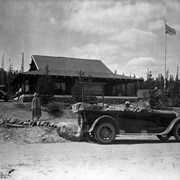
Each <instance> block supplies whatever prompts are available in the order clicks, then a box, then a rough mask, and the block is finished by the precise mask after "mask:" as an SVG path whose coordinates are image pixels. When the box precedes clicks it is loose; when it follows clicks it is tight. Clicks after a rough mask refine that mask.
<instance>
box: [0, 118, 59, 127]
mask: <svg viewBox="0 0 180 180" xmlns="http://www.w3.org/2000/svg"><path fill="white" fill-rule="evenodd" d="M0 125H4V126H12V127H13V126H14V127H25V126H46V127H54V128H57V125H56V124H54V123H50V122H49V121H33V120H25V121H22V120H20V119H6V118H3V117H0Z"/></svg>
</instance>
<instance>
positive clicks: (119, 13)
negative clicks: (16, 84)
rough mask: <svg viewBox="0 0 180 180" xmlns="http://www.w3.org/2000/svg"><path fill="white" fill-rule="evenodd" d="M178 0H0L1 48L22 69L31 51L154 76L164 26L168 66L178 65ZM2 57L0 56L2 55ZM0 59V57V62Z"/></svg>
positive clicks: (159, 69)
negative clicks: (168, 29)
mask: <svg viewBox="0 0 180 180" xmlns="http://www.w3.org/2000/svg"><path fill="white" fill-rule="evenodd" d="M179 17H180V1H179V0H84V1H83V0H77V1H76V0H28V1H26V0H0V53H1V57H2V54H3V53H4V64H5V69H7V68H8V67H9V58H11V63H13V67H14V69H18V70H20V66H21V59H22V58H21V57H22V52H24V53H25V70H28V69H29V63H30V61H31V56H32V55H33V54H36V55H49V56H65V57H79V58H90V59H100V60H102V62H103V63H104V64H106V66H108V67H109V69H110V70H111V71H113V72H114V71H115V69H116V70H117V73H118V74H123V73H124V74H125V75H130V74H131V75H132V76H133V75H134V74H136V77H145V78H146V73H147V69H148V68H149V70H151V71H152V74H153V76H154V77H156V76H157V74H158V73H163V74H164V59H165V58H164V56H165V33H164V32H165V30H164V19H167V24H168V25H169V26H171V27H173V28H174V29H176V31H177V34H176V35H174V36H169V35H167V69H168V70H169V71H170V73H171V74H174V75H175V74H176V72H177V65H178V64H179V66H180V34H179V32H180V18H179ZM1 59H2V58H0V60H1ZM0 62H1V61H0Z"/></svg>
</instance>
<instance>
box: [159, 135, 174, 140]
mask: <svg viewBox="0 0 180 180" xmlns="http://www.w3.org/2000/svg"><path fill="white" fill-rule="evenodd" d="M170 137H171V136H170V135H169V134H164V135H157V138H158V139H160V140H161V141H168V140H169V139H170Z"/></svg>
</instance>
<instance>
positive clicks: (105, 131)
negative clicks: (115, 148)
mask: <svg viewBox="0 0 180 180" xmlns="http://www.w3.org/2000/svg"><path fill="white" fill-rule="evenodd" d="M115 137H116V130H115V127H114V126H113V125H112V124H111V123H102V124H100V125H98V126H97V128H96V130H95V138H96V140H97V142H98V143H100V144H111V143H112V142H113V141H114V139H115Z"/></svg>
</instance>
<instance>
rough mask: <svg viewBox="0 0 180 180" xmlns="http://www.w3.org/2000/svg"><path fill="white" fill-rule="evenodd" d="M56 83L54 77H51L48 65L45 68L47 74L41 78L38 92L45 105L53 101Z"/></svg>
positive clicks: (38, 83)
mask: <svg viewBox="0 0 180 180" xmlns="http://www.w3.org/2000/svg"><path fill="white" fill-rule="evenodd" d="M54 90H55V83H54V80H53V78H52V76H50V75H49V67H48V64H47V65H46V67H45V74H44V75H42V76H41V77H39V79H38V82H37V88H36V92H37V93H38V94H39V95H40V97H41V101H42V103H43V104H47V103H48V102H49V101H50V100H52V99H53V95H54Z"/></svg>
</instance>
